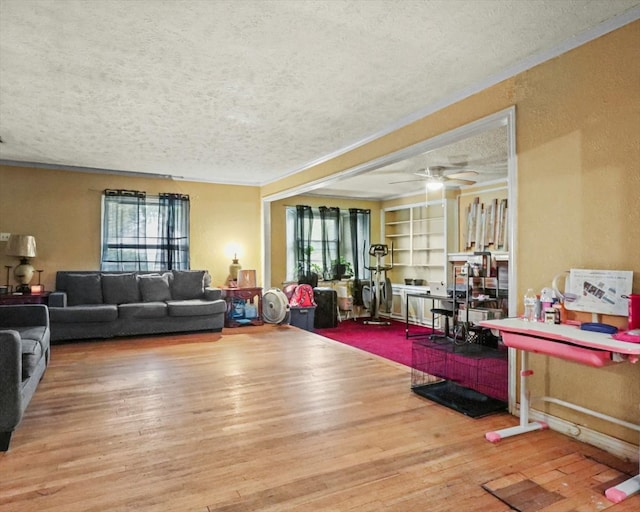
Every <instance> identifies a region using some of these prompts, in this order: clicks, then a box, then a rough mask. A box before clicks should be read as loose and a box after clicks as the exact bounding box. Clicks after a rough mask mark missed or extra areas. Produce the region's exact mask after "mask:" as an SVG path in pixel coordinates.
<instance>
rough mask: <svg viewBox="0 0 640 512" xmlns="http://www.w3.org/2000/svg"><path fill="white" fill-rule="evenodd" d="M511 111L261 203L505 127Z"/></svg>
mask: <svg viewBox="0 0 640 512" xmlns="http://www.w3.org/2000/svg"><path fill="white" fill-rule="evenodd" d="M512 111H515V107H513V106H511V107H508V108H506V109H503V110H500V111H498V112H495V113H493V114H490V115H488V116H486V117H483V118H481V119H478V120H476V121H472V122H470V123H467V124H465V125H463V126H459V127H457V128H454V129H452V130H449V131H448V132H444V133H441V134H439V135H436V136H435V137H432V138H430V139H427V140H424V141H421V142H418V143H416V144H413V145H412V146H408V147H406V148H403V149H400V150H398V151H394V152H393V153H389V154H387V155H383V156H381V157H378V158H376V159H374V160H370V161H368V162H364V163H361V164H358V165H356V166H354V167H351V168H349V169H345V170H344V171H341V172H338V173H335V174H332V175H331V176H325V177H323V178H318V179H317V180H314V181H310V182H308V183H305V184H303V185H298V186H297V187H293V188H290V189H287V190H283V191H281V192H276V193H274V194H271V195H268V196H264V197H263V200H265V201H278V200H280V199H285V198H287V197H291V196H295V195H300V194H304V193H306V192H311V191H312V190H315V189H317V188H321V187H324V186H325V185H327V184H331V183H335V182H338V181H340V180H341V179H344V178H349V177H352V176H357V175H359V174H363V173H366V172H369V171H373V170H374V169H378V168H380V167H384V166H386V165H390V164H393V163H396V162H400V161H402V160H406V159H407V158H411V157H413V156H416V155H419V154H421V153H426V152H428V151H432V150H434V149H438V148H441V147H443V146H447V145H449V144H453V143H454V142H458V141H460V140H463V139H466V138H469V137H473V136H474V135H478V134H480V133H482V132H485V131H486V130H488V129H491V128H498V127H500V126H507V125H508V123H509V122H515V117H514V116H512V115H511V114H510V112H512ZM512 131H513V133H514V134H515V126H514V127H513V130H512ZM507 136H509V134H507ZM513 145H514V147H515V141H513ZM514 156H515V154H514ZM411 195H414V193H411Z"/></svg>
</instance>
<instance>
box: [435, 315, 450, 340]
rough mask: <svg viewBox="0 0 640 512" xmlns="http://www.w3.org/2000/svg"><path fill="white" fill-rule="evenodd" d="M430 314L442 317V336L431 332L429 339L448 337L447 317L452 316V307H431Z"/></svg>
mask: <svg viewBox="0 0 640 512" xmlns="http://www.w3.org/2000/svg"><path fill="white" fill-rule="evenodd" d="M431 314H432V315H439V316H443V317H444V336H443V335H439V334H432V335H431V339H435V338H448V337H449V318H453V309H445V308H433V309H432V310H431Z"/></svg>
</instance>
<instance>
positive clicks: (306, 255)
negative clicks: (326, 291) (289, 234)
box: [295, 205, 317, 282]
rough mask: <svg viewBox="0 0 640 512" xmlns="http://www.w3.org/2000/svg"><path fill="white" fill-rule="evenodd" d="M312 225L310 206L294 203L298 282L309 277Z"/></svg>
mask: <svg viewBox="0 0 640 512" xmlns="http://www.w3.org/2000/svg"><path fill="white" fill-rule="evenodd" d="M312 227H313V212H312V211H311V206H305V205H296V223H295V242H296V265H297V267H298V281H299V282H300V281H301V280H307V279H310V278H311V251H312V250H313V247H312V246H311V229H312ZM316 279H317V278H316ZM316 282H317V281H316Z"/></svg>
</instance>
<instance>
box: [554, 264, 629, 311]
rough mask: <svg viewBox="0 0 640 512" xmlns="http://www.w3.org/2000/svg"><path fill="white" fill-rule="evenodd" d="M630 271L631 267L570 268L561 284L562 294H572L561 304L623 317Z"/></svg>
mask: <svg viewBox="0 0 640 512" xmlns="http://www.w3.org/2000/svg"><path fill="white" fill-rule="evenodd" d="M632 286H633V272H632V271H631V270H586V269H573V268H572V269H571V270H570V271H569V279H568V281H567V282H566V283H565V293H566V294H567V295H568V294H571V295H573V296H575V297H576V298H575V300H573V301H569V300H567V301H565V307H566V308H567V309H571V310H573V311H586V312H589V313H601V314H605V315H619V316H627V315H628V314H629V301H628V299H626V297H624V296H626V295H630V294H631V289H632Z"/></svg>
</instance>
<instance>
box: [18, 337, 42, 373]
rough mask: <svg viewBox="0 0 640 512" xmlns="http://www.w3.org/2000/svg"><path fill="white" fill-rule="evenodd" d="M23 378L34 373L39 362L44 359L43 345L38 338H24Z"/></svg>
mask: <svg viewBox="0 0 640 512" xmlns="http://www.w3.org/2000/svg"><path fill="white" fill-rule="evenodd" d="M21 345H22V380H24V379H28V378H29V377H31V376H32V375H33V372H34V371H35V369H36V367H37V366H38V362H39V361H40V359H42V356H43V351H42V345H40V343H39V342H38V341H37V340H30V339H24V338H23V339H22V343H21Z"/></svg>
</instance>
